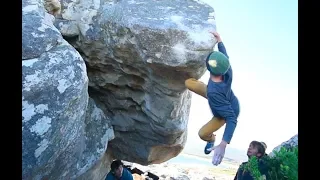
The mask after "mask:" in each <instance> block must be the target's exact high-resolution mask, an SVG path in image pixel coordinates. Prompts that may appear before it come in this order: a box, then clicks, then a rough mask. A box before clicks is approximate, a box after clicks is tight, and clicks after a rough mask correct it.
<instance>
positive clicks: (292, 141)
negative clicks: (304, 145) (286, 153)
mask: <svg viewBox="0 0 320 180" xmlns="http://www.w3.org/2000/svg"><path fill="white" fill-rule="evenodd" d="M297 146H298V134H296V135H294V136H292V137H291V138H290V139H288V140H287V141H285V142H283V143H281V144H280V145H278V146H277V147H275V148H274V149H273V150H272V152H270V153H269V155H270V156H273V155H274V152H278V151H280V149H281V148H282V147H284V148H286V149H292V148H294V147H297Z"/></svg>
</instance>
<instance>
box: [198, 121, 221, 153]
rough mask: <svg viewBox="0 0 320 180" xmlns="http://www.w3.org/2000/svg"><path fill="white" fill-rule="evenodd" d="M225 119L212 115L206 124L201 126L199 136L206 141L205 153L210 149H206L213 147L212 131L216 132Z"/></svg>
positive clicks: (213, 137)
mask: <svg viewBox="0 0 320 180" xmlns="http://www.w3.org/2000/svg"><path fill="white" fill-rule="evenodd" d="M225 123H226V121H225V120H224V119H221V118H217V117H213V118H212V119H211V120H210V121H209V122H208V123H207V124H205V125H204V126H202V128H201V129H200V130H199V133H198V134H199V137H200V138H201V139H202V140H204V141H207V144H206V147H205V149H204V153H205V154H209V153H210V152H211V151H208V150H207V149H209V148H211V147H213V145H214V141H215V135H214V134H213V132H216V131H217V130H218V129H220V128H221V127H222V126H223V125H224V124H225Z"/></svg>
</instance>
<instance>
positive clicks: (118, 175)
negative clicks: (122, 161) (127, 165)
mask: <svg viewBox="0 0 320 180" xmlns="http://www.w3.org/2000/svg"><path fill="white" fill-rule="evenodd" d="M122 170H123V167H122V166H119V168H118V169H116V170H115V172H114V173H115V175H116V176H117V177H121V176H122Z"/></svg>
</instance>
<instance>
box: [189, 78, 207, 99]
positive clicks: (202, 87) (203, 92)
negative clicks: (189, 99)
mask: <svg viewBox="0 0 320 180" xmlns="http://www.w3.org/2000/svg"><path fill="white" fill-rule="evenodd" d="M185 85H186V87H187V88H188V89H189V90H190V91H192V92H194V93H196V94H199V95H200V96H202V97H204V98H207V85H206V84H204V83H203V82H201V81H198V80H196V79H194V78H190V79H187V80H186V81H185Z"/></svg>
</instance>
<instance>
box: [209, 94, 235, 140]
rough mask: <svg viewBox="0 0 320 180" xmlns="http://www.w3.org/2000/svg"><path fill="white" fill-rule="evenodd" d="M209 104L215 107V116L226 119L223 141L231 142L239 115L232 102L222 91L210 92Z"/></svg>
mask: <svg viewBox="0 0 320 180" xmlns="http://www.w3.org/2000/svg"><path fill="white" fill-rule="evenodd" d="M208 98H209V105H210V106H211V109H214V111H215V114H214V115H215V116H219V117H221V118H223V119H225V121H226V128H225V130H224V133H223V138H222V142H223V143H226V144H230V141H231V139H232V136H233V133H234V130H235V129H236V126H237V116H236V114H235V112H234V110H233V109H232V106H231V103H230V102H229V101H227V100H226V99H225V98H224V96H223V95H221V94H220V93H216V92H213V93H208Z"/></svg>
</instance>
